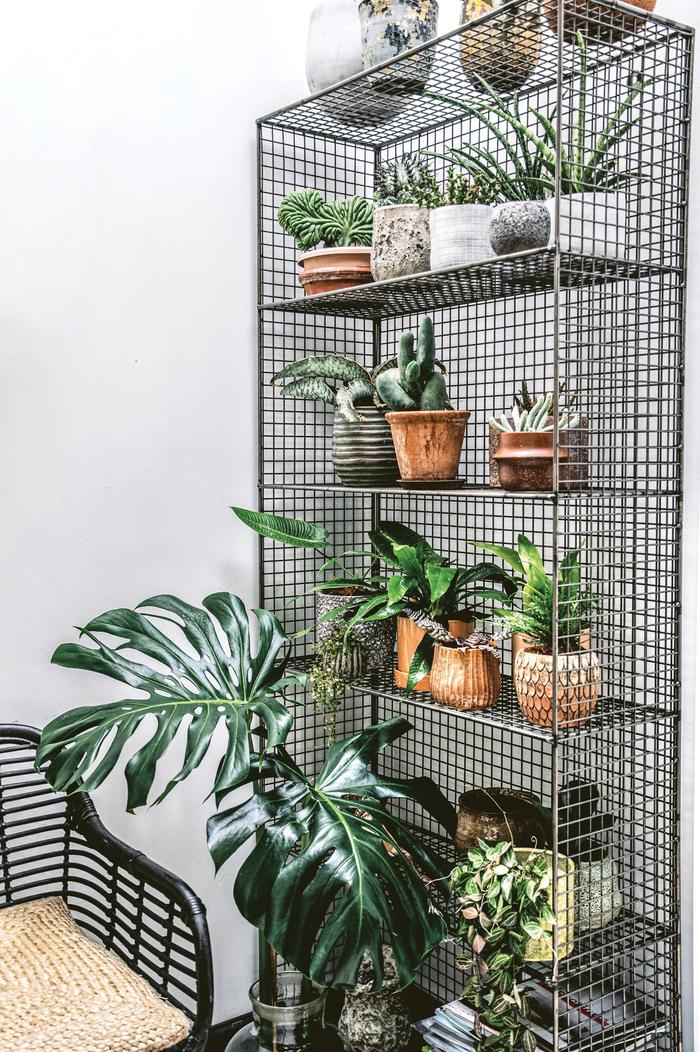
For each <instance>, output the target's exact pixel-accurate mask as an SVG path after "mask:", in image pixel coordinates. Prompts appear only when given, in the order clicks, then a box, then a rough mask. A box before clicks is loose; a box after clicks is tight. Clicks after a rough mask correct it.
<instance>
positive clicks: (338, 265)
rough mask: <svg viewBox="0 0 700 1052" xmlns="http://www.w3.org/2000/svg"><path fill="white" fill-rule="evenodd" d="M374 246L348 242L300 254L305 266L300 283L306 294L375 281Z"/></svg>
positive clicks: (313, 294)
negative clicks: (372, 260) (342, 245)
mask: <svg viewBox="0 0 700 1052" xmlns="http://www.w3.org/2000/svg"><path fill="white" fill-rule="evenodd" d="M371 253H372V250H371V248H365V247H364V246H363V245H349V246H348V247H347V248H317V249H314V251H313V252H305V253H304V255H303V256H299V259H298V260H297V262H298V265H299V266H300V267H301V268H302V270H301V274H300V275H299V283H300V284H301V285H302V286H303V288H304V294H305V295H306V296H316V295H318V294H319V293H320V292H336V291H337V290H338V289H347V288H351V287H352V286H354V285H367V284H368V283H369V282H370V281H372V268H371V265H370V257H371Z"/></svg>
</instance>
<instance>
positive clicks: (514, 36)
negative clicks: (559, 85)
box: [460, 0, 542, 94]
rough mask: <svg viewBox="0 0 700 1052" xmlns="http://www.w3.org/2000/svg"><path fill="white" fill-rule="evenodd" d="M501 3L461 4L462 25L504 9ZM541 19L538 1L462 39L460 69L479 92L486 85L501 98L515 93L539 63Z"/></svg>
mask: <svg viewBox="0 0 700 1052" xmlns="http://www.w3.org/2000/svg"><path fill="white" fill-rule="evenodd" d="M503 5H504V0H464V2H463V4H462V22H464V23H467V22H473V21H474V19H476V18H482V17H483V16H484V15H488V14H490V13H491V12H492V11H493V10H495V9H497V8H500V7H503ZM541 50H542V19H541V16H540V6H539V2H538V0H532V3H528V4H526V5H525V6H524V7H520V8H518V10H517V11H516V12H513V11H506V12H504V14H503V15H501V16H500V17H499V18H494V19H492V20H491V22H489V23H487V24H485V25H484V26H483V27H482V29H481V32H480V33H479V34H478V36H475V34H473V33H468V34H466V35H465V37H464V39H463V41H461V43H460V60H461V62H462V68H463V69H464V72H465V73H466V75H467V77H468V78H469V80H470V81H472V82H473V83H474V86H475V87H476V89H477V90H478V91H482V90H483V88H482V86H481V81H482V80H485V81H487V82H488V83H489V84H490V85H491V87H493V88H495V90H496V91H497V92H499V93H500V94H504V93H507V92H510V91H517V89H518V88H521V87H522V86H523V84H524V83H525V81H526V80H527V79H528V77H529V76H530V74H531V73H532V71H533V70H534V69H535V67H536V65H537V63H538V62H539V59H540V52H541Z"/></svg>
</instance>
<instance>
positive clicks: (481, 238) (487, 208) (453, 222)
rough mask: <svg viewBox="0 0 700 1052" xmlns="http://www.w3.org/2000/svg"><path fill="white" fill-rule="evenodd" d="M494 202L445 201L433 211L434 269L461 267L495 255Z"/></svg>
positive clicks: (431, 246)
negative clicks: (492, 223)
mask: <svg viewBox="0 0 700 1052" xmlns="http://www.w3.org/2000/svg"><path fill="white" fill-rule="evenodd" d="M492 215H493V208H492V206H491V205H442V206H441V207H440V208H433V209H431V211H430V269H431V270H440V269H441V268H442V267H461V266H463V265H464V264H465V263H475V262H477V261H478V260H480V259H489V258H491V257H492V256H493V250H492V248H491V238H490V230H491V216H492Z"/></svg>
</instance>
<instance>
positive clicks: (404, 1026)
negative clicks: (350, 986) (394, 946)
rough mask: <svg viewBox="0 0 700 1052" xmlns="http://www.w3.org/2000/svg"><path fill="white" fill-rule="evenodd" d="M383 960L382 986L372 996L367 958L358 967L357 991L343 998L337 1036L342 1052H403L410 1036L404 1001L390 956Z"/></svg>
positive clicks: (371, 972) (371, 971)
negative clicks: (342, 1048)
mask: <svg viewBox="0 0 700 1052" xmlns="http://www.w3.org/2000/svg"><path fill="white" fill-rule="evenodd" d="M382 954H383V957H384V985H383V986H382V988H381V990H379V991H378V992H377V993H372V992H371V991H372V985H373V982H374V969H373V967H372V965H371V963H370V961H369V958H368V957H365V958H364V959H363V961H362V964H361V965H360V972H359V975H358V979H359V982H358V985H357V987H356V988H355V989H354V990H352V991H350V992H349V993H347V994H346V995H345V1003H344V1005H343V1010H342V1012H341V1013H340V1019H339V1021H338V1033H339V1035H340V1037H341V1038H342V1040H343V1044H344V1046H345V1049H346V1052H403V1050H404V1049H405V1048H406V1046H407V1044H408V1041H409V1038H410V1036H411V1013H410V1011H409V1007H408V1000H407V997H406V995H405V993H403V992H402V991H400V990H399V982H398V980H397V978H396V963H395V961H394V955H393V953H392V951H391V950H390V949H389V947H388V946H385V947H384V948H383V950H382Z"/></svg>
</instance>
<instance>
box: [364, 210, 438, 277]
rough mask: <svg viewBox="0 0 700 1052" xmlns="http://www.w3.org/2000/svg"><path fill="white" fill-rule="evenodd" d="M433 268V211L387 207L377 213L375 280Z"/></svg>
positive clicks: (375, 216) (375, 224) (374, 230)
mask: <svg viewBox="0 0 700 1052" xmlns="http://www.w3.org/2000/svg"><path fill="white" fill-rule="evenodd" d="M429 269H430V212H429V211H428V209H427V208H421V206H420V205H384V206H382V207H381V208H376V209H375V211H374V224H373V232H372V277H373V278H374V280H375V281H385V280H387V279H389V278H400V277H402V276H403V275H404V274H420V273H421V272H422V271H424V270H429Z"/></svg>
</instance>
